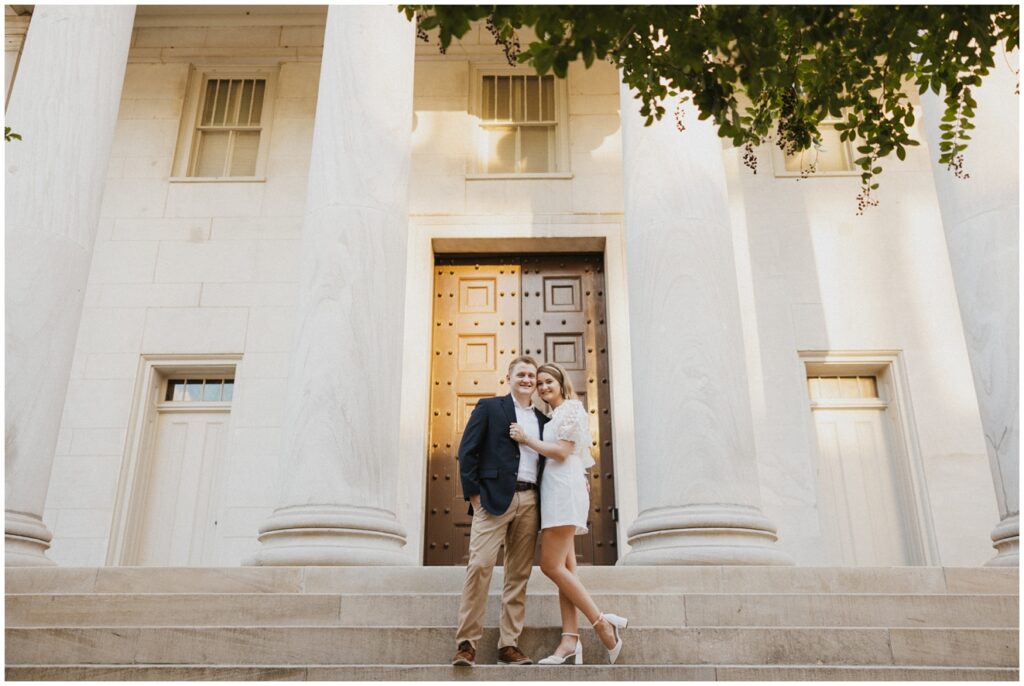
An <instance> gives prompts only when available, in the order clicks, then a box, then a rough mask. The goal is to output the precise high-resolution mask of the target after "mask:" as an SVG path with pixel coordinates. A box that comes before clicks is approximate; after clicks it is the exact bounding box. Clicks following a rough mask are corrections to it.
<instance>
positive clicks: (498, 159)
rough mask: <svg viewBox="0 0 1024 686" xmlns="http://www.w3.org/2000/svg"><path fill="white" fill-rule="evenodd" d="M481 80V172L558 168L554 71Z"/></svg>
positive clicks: (490, 76)
mask: <svg viewBox="0 0 1024 686" xmlns="http://www.w3.org/2000/svg"><path fill="white" fill-rule="evenodd" d="M482 78H483V81H482V84H481V86H482V87H481V89H480V93H481V96H480V122H481V124H480V126H481V128H482V129H483V133H484V137H485V146H484V159H483V160H482V165H481V166H482V169H483V171H485V172H486V173H489V174H497V173H506V174H507V173H544V172H553V171H557V170H556V149H555V128H556V126H557V123H558V122H557V113H556V111H555V78H554V77H553V76H550V75H549V76H535V75H489V76H483V77H482Z"/></svg>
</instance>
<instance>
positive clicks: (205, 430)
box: [135, 412, 228, 567]
mask: <svg viewBox="0 0 1024 686" xmlns="http://www.w3.org/2000/svg"><path fill="white" fill-rule="evenodd" d="M227 418H228V415H227V412H195V413H193V412H168V413H161V414H160V415H159V419H158V421H157V434H156V440H155V447H154V455H153V459H152V461H151V464H150V466H149V474H148V478H147V480H146V485H145V497H144V498H142V500H141V502H143V503H144V511H143V516H142V521H141V527H140V529H139V531H138V536H139V538H138V541H139V545H138V548H137V550H138V553H137V555H138V557H137V559H136V561H135V564H138V565H159V566H164V567H174V566H189V565H201V564H204V563H207V564H208V563H209V561H210V560H209V557H208V555H207V550H206V549H207V547H208V545H209V544H210V540H209V539H211V538H212V537H213V535H214V534H213V527H214V526H215V525H214V523H213V521H212V516H211V514H210V510H209V508H210V503H211V498H212V497H213V495H214V491H215V489H216V488H217V470H218V467H219V465H220V462H221V460H222V459H223V455H224V442H225V434H226V426H227Z"/></svg>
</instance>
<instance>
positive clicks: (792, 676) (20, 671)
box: [5, 664, 1019, 681]
mask: <svg viewBox="0 0 1024 686" xmlns="http://www.w3.org/2000/svg"><path fill="white" fill-rule="evenodd" d="M5 676H6V678H7V680H9V681H271V680H273V681H1017V680H1018V679H1019V671H1018V670H1016V669H1000V668H969V667H968V668H965V667H861V666H824V665H792V666H784V667H779V666H765V665H758V666H746V665H614V666H613V665H586V664H584V665H581V666H579V667H576V666H565V667H547V666H540V665H534V666H530V667H507V666H496V665H477V666H476V667H473V668H472V669H469V668H465V667H450V666H448V665H317V666H295V667H278V666H272V665H259V666H256V665H254V666H233V665H224V666H208V665H187V666H177V665H45V666H26V667H8V668H7V670H6V672H5Z"/></svg>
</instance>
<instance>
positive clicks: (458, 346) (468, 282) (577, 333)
mask: <svg viewBox="0 0 1024 686" xmlns="http://www.w3.org/2000/svg"><path fill="white" fill-rule="evenodd" d="M604 288H605V286H604V261H603V255H601V254H593V253H587V254H572V255H570V254H556V255H528V256H518V255H496V256H483V255H473V256H438V257H437V258H436V261H435V268H434V289H433V293H434V297H433V301H434V307H433V315H434V316H433V318H432V324H433V336H432V345H431V361H432V364H431V380H430V389H431V396H430V435H429V438H428V456H427V460H428V464H427V498H426V503H427V512H426V531H425V534H426V538H425V544H424V564H427V565H461V564H465V563H466V561H467V558H468V551H469V528H470V523H471V518H470V517H469V516H468V514H467V506H466V502H465V501H464V500H463V496H462V488H461V483H460V479H459V465H458V449H459V441H460V440H461V439H462V430H463V428H464V427H465V425H466V421H467V420H468V419H469V415H470V413H471V412H472V411H473V408H474V407H475V405H476V403H477V401H478V400H479V399H480V398H486V397H491V396H495V395H504V394H506V393H508V389H507V387H506V384H505V373H506V371H507V367H508V364H509V362H510V361H511V360H512V359H513V358H515V357H516V356H518V355H521V354H524V355H531V356H533V357H534V358H536V359H537V360H538V362H541V363H543V362H557V363H559V364H561V365H562V366H563V367H565V369H566V370H567V371H568V372H569V375H570V377H571V379H572V383H573V386H574V387H575V389H576V391H577V394H578V395H579V397H580V400H581V401H582V402H583V404H584V406H585V407H586V408H587V410H588V412H589V413H590V431H591V437H592V439H593V443H592V445H591V453H592V455H593V457H594V460H595V461H596V463H597V464H596V465H595V466H594V467H593V468H592V469H591V497H590V499H591V508H590V512H591V519H590V523H589V529H590V531H589V533H587V535H586V536H581V537H578V539H577V542H576V553H577V559H578V561H579V563H580V564H596V565H612V564H615V562H616V561H617V560H618V551H617V549H616V547H617V546H616V527H615V520H616V518H617V517H616V515H617V510H616V507H615V488H614V470H613V466H612V465H613V459H612V438H611V427H612V423H611V416H610V388H609V374H608V335H607V325H606V323H605V293H604Z"/></svg>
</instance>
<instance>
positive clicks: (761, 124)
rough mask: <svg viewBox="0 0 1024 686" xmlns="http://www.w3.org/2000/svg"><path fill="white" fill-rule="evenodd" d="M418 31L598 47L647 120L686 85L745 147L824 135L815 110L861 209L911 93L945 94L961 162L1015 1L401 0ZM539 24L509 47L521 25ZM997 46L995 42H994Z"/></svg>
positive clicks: (894, 149)
mask: <svg viewBox="0 0 1024 686" xmlns="http://www.w3.org/2000/svg"><path fill="white" fill-rule="evenodd" d="M399 9H400V11H404V12H405V14H406V16H407V17H408V18H409V19H410V20H411V19H413V18H415V19H416V21H417V22H418V25H417V28H418V30H419V33H420V36H421V38H424V39H425V38H426V35H427V34H426V32H427V31H431V30H434V29H436V30H437V32H438V39H439V41H440V48H441V50H442V51H444V50H445V49H447V48H448V47H449V46H450V45H451V42H452V40H453V39H456V38H461V37H462V36H464V35H465V34H466V33H467V32H468V31H469V30H470V28H471V25H472V23H473V22H475V21H480V20H485V21H486V25H487V28H488V30H489V31H490V32H491V34H492V35H493V36H494V38H495V41H496V43H498V45H500V46H502V47H503V48H504V50H505V54H506V56H507V57H508V59H509V62H510V63H512V62H519V63H525V64H529V65H530V66H532V67H533V68H534V69H536V70H537V72H539V73H541V74H543V73H546V72H548V71H553V72H554V73H555V74H556V75H557V76H559V77H564V76H565V75H566V73H567V71H568V68H569V63H570V62H573V61H574V60H576V59H582V60H583V62H584V64H586V65H587V66H588V67H589V66H590V65H591V64H593V62H594V60H604V59H607V60H609V61H611V62H612V63H613V64H615V65H616V66H617V67H618V68H619V69H620V70H621V74H622V79H623V82H624V83H625V84H626V85H628V86H629V87H630V88H631V89H632V90H633V91H635V92H636V94H637V95H636V97H637V98H639V99H640V101H641V104H642V108H641V113H642V114H643V115H644V116H645V117H646V118H647V124H650V123H651V122H652V121H653V120H655V119H660V118H661V117H663V116H664V115H665V107H664V105H663V104H662V103H663V102H664V100H665V99H666V98H668V97H671V96H676V95H680V94H685V95H684V97H689V98H691V99H692V101H693V103H694V105H695V106H696V107H697V109H698V110H699V112H700V115H699V116H700V118H701V119H707V118H708V117H710V118H711V119H712V120H713V121H714V123H715V125H716V126H717V127H718V135H719V136H721V137H722V138H727V139H729V140H730V141H732V143H733V144H734V145H736V146H739V147H743V148H745V153H746V154H745V155H744V161H745V162H746V163H747V164H748V166H750V167H751V168H753V169H754V171H755V172H756V165H757V157H756V155H754V153H753V149H754V147H755V146H758V145H761V144H762V143H764V142H767V141H773V142H774V143H775V144H777V145H778V146H779V147H781V148H782V149H783V150H784V151H785V152H786V153H787V154H791V153H795V152H798V151H801V150H807V149H809V148H812V147H815V146H820V145H821V134H820V126H821V124H822V122H823V121H824V120H826V119H829V120H830V121H835V122H836V123H835V128H836V130H838V131H839V132H840V137H841V139H842V140H844V141H853V142H854V145H855V146H856V150H857V158H856V160H855V164H856V165H857V166H858V167H859V168H860V170H861V184H862V189H861V195H860V197H859V198H858V201H859V205H860V210H861V211H863V209H864V207H865V206H867V205H872V204H876V201H874V200H873V199H872V198H871V191H872V190H874V189H876V188H878V183H877V182H876V181H875V177H876V176H877V175H878V174H880V173H881V172H882V166H881V160H882V159H883V158H885V157H886V156H888V155H890V154H892V153H895V154H896V157H898V158H899V159H900V160H902V159H904V158H905V156H906V149H907V148H908V147H910V146H914V145H917V144H918V142H917V141H916V140H914V139H913V138H911V136H910V129H911V127H912V126H913V125H914V112H913V109H914V108H913V104H912V102H911V100H910V93H911V92H912V91H913V90H914V89H916V90H917V91H918V92H919V93H924V92H925V91H927V90H931V91H932V92H934V93H936V94H943V98H944V103H945V116H944V117H943V120H942V124H941V126H940V128H941V130H942V134H941V139H940V143H939V152H940V157H939V160H940V162H942V163H945V164H946V165H947V167H949V168H950V169H951V170H953V172H954V173H956V174H957V175H958V176H964V175H965V174H964V172H963V151H964V150H966V148H967V145H968V141H969V140H970V130H971V129H973V128H974V124H973V123H972V121H971V120H972V119H973V117H974V114H975V108H976V107H977V103H976V102H975V100H974V97H973V95H972V89H973V88H976V87H977V86H979V85H980V84H981V81H982V78H983V77H984V76H986V75H987V74H988V73H989V72H990V71H991V69H992V68H993V67H994V66H995V60H996V59H1005V56H1006V55H1005V52H1012V51H1013V50H1014V49H1015V48H1017V46H1018V40H1019V39H1018V34H1019V29H1020V18H1019V11H1018V7H1017V6H1015V5H1006V6H964V5H957V6H952V5H939V6H917V5H911V6H903V7H893V6H880V5H871V6H856V7H841V6H822V5H799V6H740V5H723V6H715V5H702V6H671V5H659V6H651V5H648V6H633V5H630V6H612V5H599V6H587V5H544V6H529V5H502V6H471V5H402V6H400V7H399ZM524 27H526V28H530V29H532V30H533V32H534V33H535V34H536V36H537V38H536V40H534V41H533V42H531V43H530V44H529V45H528V46H526V48H525V49H520V46H519V39H518V34H517V32H518V30H520V29H523V28H524ZM1004 51H1005V52H1004Z"/></svg>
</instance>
